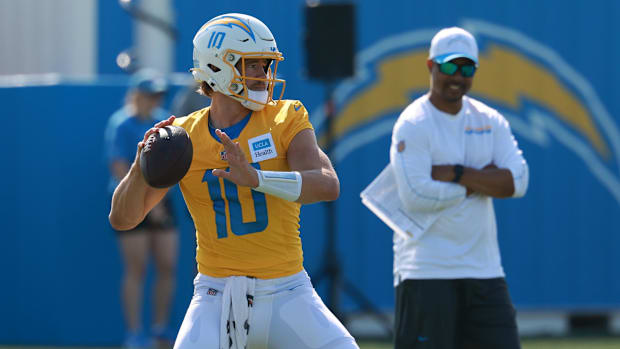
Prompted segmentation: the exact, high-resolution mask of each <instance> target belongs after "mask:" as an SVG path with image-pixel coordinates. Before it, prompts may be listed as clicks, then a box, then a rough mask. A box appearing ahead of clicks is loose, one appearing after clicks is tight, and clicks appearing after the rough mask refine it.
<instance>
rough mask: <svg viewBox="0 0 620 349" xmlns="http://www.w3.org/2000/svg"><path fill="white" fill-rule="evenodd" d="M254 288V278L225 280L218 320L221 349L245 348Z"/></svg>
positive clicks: (237, 277)
mask: <svg viewBox="0 0 620 349" xmlns="http://www.w3.org/2000/svg"><path fill="white" fill-rule="evenodd" d="M255 286H256V279H254V278H249V277H245V276H230V277H228V278H226V286H225V287H224V292H223V293H222V317H221V318H220V348H221V349H245V347H246V346H247V342H248V335H249V333H250V310H251V309H252V306H253V302H254V289H255Z"/></svg>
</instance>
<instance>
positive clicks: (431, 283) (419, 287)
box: [394, 278, 521, 349]
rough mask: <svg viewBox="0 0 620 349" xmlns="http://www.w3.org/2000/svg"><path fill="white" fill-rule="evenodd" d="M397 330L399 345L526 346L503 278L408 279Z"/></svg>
mask: <svg viewBox="0 0 620 349" xmlns="http://www.w3.org/2000/svg"><path fill="white" fill-rule="evenodd" d="M394 333H395V339H394V348H395V349H405V348H406V349H411V348H424V349H426V348H433V349H474V348H475V349H497V348H502V349H519V348H521V344H520V341H519V334H518V330H517V324H516V311H515V309H514V306H513V305H512V301H511V300H510V295H509V293H508V286H507V285H506V280H505V279H504V278H494V279H452V280H443V279H425V280H404V281H402V282H401V283H400V284H399V285H398V286H397V287H396V318H395V324H394Z"/></svg>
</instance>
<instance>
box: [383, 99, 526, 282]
mask: <svg viewBox="0 0 620 349" xmlns="http://www.w3.org/2000/svg"><path fill="white" fill-rule="evenodd" d="M390 162H391V164H392V167H393V170H394V175H395V177H396V182H397V184H398V194H399V196H400V199H401V201H402V202H403V205H404V207H406V208H407V209H408V210H411V211H417V212H428V214H429V215H435V216H437V218H436V220H435V222H434V223H433V224H432V225H431V226H430V227H429V228H428V230H427V231H425V232H424V233H423V234H422V236H421V237H420V238H419V239H416V240H413V239H405V238H402V237H401V236H400V235H398V234H394V284H395V285H397V284H398V283H399V280H405V279H457V278H494V277H503V276H504V270H503V269H502V266H501V260H500V254H499V247H498V243H497V226H496V223H495V211H494V209H493V202H492V198H491V197H489V196H484V195H480V194H474V195H470V196H469V197H466V195H465V194H466V189H465V187H464V186H462V185H459V184H456V183H447V182H440V181H435V180H433V179H432V178H431V168H432V166H433V165H455V164H462V165H463V166H466V167H473V168H477V169H481V168H483V167H484V166H486V165H488V164H490V163H493V164H495V165H496V166H497V167H499V168H505V169H509V170H510V172H511V173H512V177H513V179H514V187H515V192H514V194H513V197H520V196H523V195H524V194H525V191H526V190H527V185H528V179H529V173H528V167H527V163H526V162H525V159H524V158H523V156H522V152H521V150H520V149H519V148H518V146H517V142H516V141H515V139H514V136H513V135H512V132H511V130H510V126H509V124H508V122H507V121H506V119H504V117H503V116H502V115H501V114H499V113H498V112H497V111H496V110H495V109H492V108H490V107H488V106H486V105H484V104H483V103H481V102H479V101H477V100H475V99H472V98H469V97H467V96H465V97H463V107H462V108H461V110H460V112H459V113H458V114H456V115H452V114H447V113H444V112H442V111H440V110H438V109H437V108H435V107H434V106H433V105H432V103H431V102H430V101H429V99H428V95H424V96H422V97H420V98H418V99H416V100H415V101H414V102H413V103H411V104H410V105H409V106H408V107H407V108H406V109H405V110H404V111H403V112H402V113H401V115H400V117H399V118H398V121H397V122H396V124H395V126H394V131H393V133H392V145H391V147H390Z"/></svg>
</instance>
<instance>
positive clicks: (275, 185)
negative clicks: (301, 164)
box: [253, 170, 301, 201]
mask: <svg viewBox="0 0 620 349" xmlns="http://www.w3.org/2000/svg"><path fill="white" fill-rule="evenodd" d="M256 173H258V187H256V188H253V189H254V190H256V191H260V192H261V193H266V194H271V195H274V196H277V197H279V198H282V199H284V200H288V201H295V200H297V199H298V198H299V195H301V174H300V173H299V172H297V171H292V172H281V171H261V170H256Z"/></svg>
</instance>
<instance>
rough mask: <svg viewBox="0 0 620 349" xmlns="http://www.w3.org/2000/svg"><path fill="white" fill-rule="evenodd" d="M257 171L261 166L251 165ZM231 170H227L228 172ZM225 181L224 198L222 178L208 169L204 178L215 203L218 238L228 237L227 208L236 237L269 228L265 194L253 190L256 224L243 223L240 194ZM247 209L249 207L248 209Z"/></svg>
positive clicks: (231, 183)
mask: <svg viewBox="0 0 620 349" xmlns="http://www.w3.org/2000/svg"><path fill="white" fill-rule="evenodd" d="M251 165H252V166H253V167H254V168H256V169H257V170H260V165H259V164H257V163H253V164H251ZM228 170H229V169H228V168H227V169H226V171H228ZM221 180H222V181H224V193H225V197H224V196H222V190H221V188H222V187H221V185H220V178H218V177H216V176H214V175H213V173H211V170H210V169H208V170H206V171H205V174H204V176H203V178H202V181H203V182H207V187H208V188H209V195H210V196H211V201H213V211H214V213H215V225H216V227H217V238H218V239H222V238H226V237H228V229H227V222H226V221H227V220H226V211H227V210H226V207H228V212H229V215H230V231H231V232H232V233H233V234H235V235H247V234H253V233H258V232H261V231H263V230H265V229H266V228H267V224H268V223H269V216H268V215H267V200H265V194H263V193H261V192H258V191H254V190H251V193H252V201H254V214H255V217H256V221H255V222H247V223H244V222H243V214H242V211H241V205H242V202H241V201H240V200H239V192H238V188H237V185H236V184H235V183H233V182H231V181H228V180H226V179H221ZM243 204H244V205H250V204H251V203H250V202H249V201H244V202H243ZM246 209H247V207H246Z"/></svg>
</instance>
